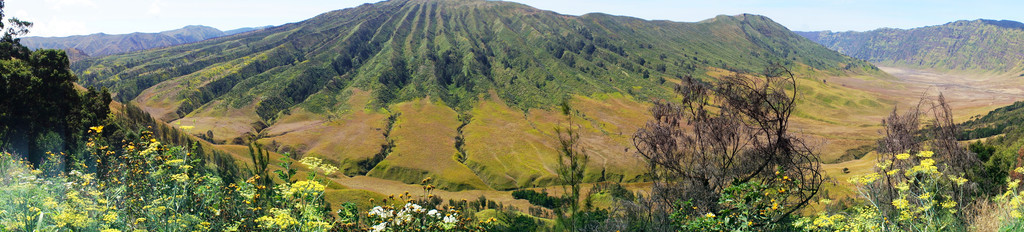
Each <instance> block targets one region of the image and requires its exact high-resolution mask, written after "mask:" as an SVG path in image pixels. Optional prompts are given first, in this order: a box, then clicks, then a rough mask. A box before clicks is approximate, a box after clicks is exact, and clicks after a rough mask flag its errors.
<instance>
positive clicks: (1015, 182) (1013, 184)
mask: <svg viewBox="0 0 1024 232" xmlns="http://www.w3.org/2000/svg"><path fill="white" fill-rule="evenodd" d="M1017 186H1020V180H1013V181H1010V183H1009V184H1007V185H1006V188H1007V189H1017Z"/></svg>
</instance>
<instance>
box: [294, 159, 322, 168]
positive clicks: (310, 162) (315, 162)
mask: <svg viewBox="0 0 1024 232" xmlns="http://www.w3.org/2000/svg"><path fill="white" fill-rule="evenodd" d="M299 163H302V164H303V165H306V167H307V168H309V169H314V168H317V167H319V166H320V163H323V160H320V158H316V157H309V156H307V157H302V159H301V160H299Z"/></svg>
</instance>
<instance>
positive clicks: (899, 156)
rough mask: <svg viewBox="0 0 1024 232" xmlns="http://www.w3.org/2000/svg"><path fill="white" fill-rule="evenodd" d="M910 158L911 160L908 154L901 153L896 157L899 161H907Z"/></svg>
mask: <svg viewBox="0 0 1024 232" xmlns="http://www.w3.org/2000/svg"><path fill="white" fill-rule="evenodd" d="M909 158H910V154H907V153H901V154H898V155H896V159H899V160H905V159H909Z"/></svg>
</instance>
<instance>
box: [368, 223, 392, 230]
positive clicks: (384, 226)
mask: <svg viewBox="0 0 1024 232" xmlns="http://www.w3.org/2000/svg"><path fill="white" fill-rule="evenodd" d="M387 226H388V223H387V222H381V223H380V224H377V225H374V226H373V227H370V231H373V232H381V231H384V230H386V229H387V228H388V227H387Z"/></svg>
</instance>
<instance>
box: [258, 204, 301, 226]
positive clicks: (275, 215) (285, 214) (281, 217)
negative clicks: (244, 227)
mask: <svg viewBox="0 0 1024 232" xmlns="http://www.w3.org/2000/svg"><path fill="white" fill-rule="evenodd" d="M270 214H271V215H267V216H262V217H260V218H257V219H256V223H259V224H260V227H263V228H267V229H280V230H284V229H288V228H289V227H291V226H293V225H298V224H299V220H296V219H295V218H294V217H292V214H291V212H289V211H288V210H286V209H276V208H275V209H270Z"/></svg>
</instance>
